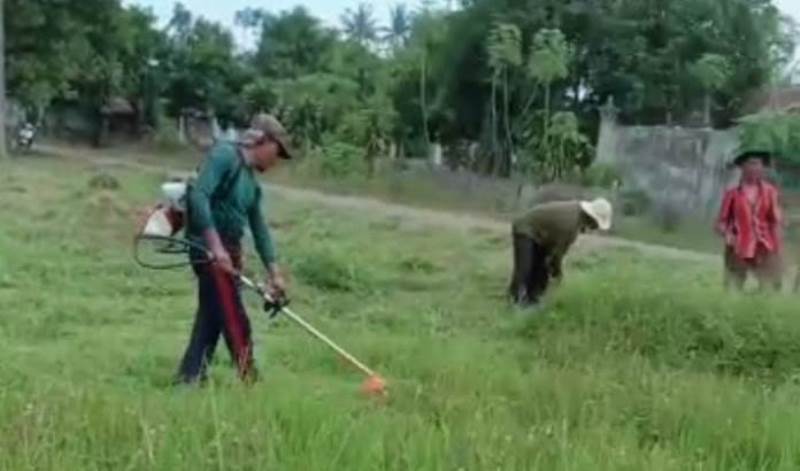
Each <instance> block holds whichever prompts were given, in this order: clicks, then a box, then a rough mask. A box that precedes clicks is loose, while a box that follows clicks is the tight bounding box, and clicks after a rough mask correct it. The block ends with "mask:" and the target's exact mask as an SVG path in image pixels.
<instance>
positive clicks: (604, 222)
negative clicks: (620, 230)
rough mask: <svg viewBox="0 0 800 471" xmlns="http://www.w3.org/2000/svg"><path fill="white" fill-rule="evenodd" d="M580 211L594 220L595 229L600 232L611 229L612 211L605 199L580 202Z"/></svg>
mask: <svg viewBox="0 0 800 471" xmlns="http://www.w3.org/2000/svg"><path fill="white" fill-rule="evenodd" d="M581 209H582V210H583V212H585V213H586V214H587V215H589V217H590V218H592V219H594V221H595V222H596V223H597V227H599V228H600V230H601V231H607V230H609V229H611V218H612V216H613V213H614V209H613V208H612V207H611V203H609V202H608V200H607V199H605V198H597V199H596V200H594V201H581Z"/></svg>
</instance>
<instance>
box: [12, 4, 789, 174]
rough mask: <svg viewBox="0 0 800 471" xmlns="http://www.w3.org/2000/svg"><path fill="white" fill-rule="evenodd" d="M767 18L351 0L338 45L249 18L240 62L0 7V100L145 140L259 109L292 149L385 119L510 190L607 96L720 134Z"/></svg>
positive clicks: (783, 41) (767, 44) (225, 42)
mask: <svg viewBox="0 0 800 471" xmlns="http://www.w3.org/2000/svg"><path fill="white" fill-rule="evenodd" d="M772 3H773V2H771V1H770V0H727V1H726V2H724V7H721V6H720V3H719V2H718V1H716V0H673V1H669V2H665V1H656V2H653V1H644V0H622V1H612V0H597V1H572V2H523V1H519V0H472V1H468V2H462V5H461V8H456V9H452V8H449V7H448V8H446V7H445V6H444V5H443V4H442V2H438V3H433V2H429V3H426V4H424V5H423V6H422V7H421V8H420V9H418V10H417V11H413V12H412V11H411V10H409V8H408V7H407V6H404V5H403V4H402V3H401V4H398V5H395V6H394V7H393V8H392V10H391V15H390V22H389V24H388V25H380V24H378V22H377V21H376V18H375V15H374V14H373V11H372V6H371V5H370V4H369V3H368V2H367V3H362V4H360V5H358V6H356V7H355V8H353V9H350V10H347V11H345V13H344V15H343V16H342V27H341V29H342V30H343V31H342V32H341V33H343V34H340V32H338V31H337V30H335V29H334V28H332V27H329V26H327V25H326V24H325V23H324V22H322V21H321V20H320V19H318V18H315V17H314V16H312V15H311V14H310V13H309V11H308V10H307V9H305V8H303V7H297V8H294V9H291V10H286V11H280V12H270V11H266V10H264V9H260V8H256V7H251V8H245V9H243V10H242V11H240V12H237V14H236V16H235V27H236V28H238V29H240V30H241V31H243V32H244V33H245V34H246V35H247V36H248V37H249V38H252V39H253V40H255V48H254V50H249V51H239V50H237V47H236V44H235V41H234V35H233V33H232V32H231V30H229V29H228V28H226V27H225V26H223V25H221V24H217V23H214V22H210V21H207V20H205V19H203V18H198V17H196V15H194V14H193V13H192V11H190V10H189V9H188V8H187V7H186V6H185V5H182V4H180V3H179V4H177V5H176V6H175V9H174V11H173V17H172V18H171V20H170V21H169V22H168V24H167V26H166V28H164V29H163V30H162V29H159V28H158V27H157V25H156V22H155V19H154V18H153V16H152V14H150V13H149V12H147V11H146V10H142V9H141V8H136V7H134V6H128V4H127V3H125V2H122V1H121V0H86V1H82V2H64V1H60V2H55V1H52V0H24V1H23V0H7V2H6V9H7V10H8V11H11V12H13V17H14V21H13V22H9V25H8V28H7V36H8V41H7V45H6V46H7V50H8V57H7V64H8V76H9V91H10V93H11V94H12V96H15V97H18V98H20V99H21V100H22V101H23V102H24V104H25V105H26V106H27V107H29V108H31V109H36V111H38V112H40V113H42V112H43V111H44V110H46V108H47V107H48V105H49V104H50V103H51V102H53V101H54V100H57V101H67V102H72V103H77V104H79V105H81V107H82V108H83V109H85V110H87V112H88V113H91V114H92V118H93V119H94V120H95V121H96V122H97V124H98V126H97V129H98V131H99V130H100V126H99V124H100V119H101V116H100V111H102V109H103V106H104V105H106V104H107V102H108V101H109V99H111V98H112V97H123V98H126V99H127V100H128V101H129V102H131V103H134V104H136V105H139V104H143V105H144V106H142V107H139V106H136V108H137V112H139V113H142V114H143V115H145V116H146V118H147V119H144V120H141V119H140V120H139V121H140V122H146V123H147V124H148V125H150V126H151V127H153V126H154V125H155V124H157V123H156V122H155V121H156V119H157V117H158V113H157V112H156V108H157V104H158V103H160V102H166V103H167V104H168V110H167V111H168V114H169V115H170V117H172V118H176V117H177V116H178V115H179V114H180V113H181V112H183V111H184V110H186V109H187V108H189V109H199V110H201V111H211V112H213V113H214V114H216V115H217V117H218V118H220V120H222V121H223V122H226V123H227V122H233V123H234V124H238V125H242V124H244V123H245V122H246V121H247V118H248V117H249V115H250V114H252V113H253V112H255V111H261V110H263V111H272V112H274V113H276V114H279V115H281V117H282V118H285V120H287V121H289V122H290V128H291V130H292V131H295V133H296V134H297V135H298V137H299V140H300V141H302V144H303V145H304V146H307V147H310V146H318V145H320V143H321V139H322V136H323V135H325V134H326V133H338V132H339V127H340V121H341V120H342V117H344V116H347V115H348V114H349V113H351V112H360V111H359V110H362V109H371V110H372V111H371V112H372V113H376V114H380V115H386V116H393V117H392V118H391V119H390V121H393V122H392V124H390V125H388V128H390V129H388V130H387V129H382V130H381V132H380V133H375V134H380V136H381V139H384V140H385V139H386V138H387V136H388V137H389V138H390V139H391V140H392V141H393V144H396V146H395V147H396V148H399V149H413V150H414V153H415V154H417V155H415V157H424V156H425V155H426V154H427V153H428V152H429V150H430V145H431V144H432V143H434V142H438V143H441V144H443V145H445V146H446V147H447V146H451V145H454V144H457V143H459V142H463V141H469V142H478V143H479V144H480V147H481V149H480V150H481V151H480V152H479V153H478V154H477V155H479V156H480V158H478V159H477V161H476V162H474V163H472V166H473V168H474V169H475V170H479V171H482V172H486V173H492V174H495V175H500V176H510V175H511V174H512V173H514V172H515V171H518V170H526V171H527V170H530V169H536V168H539V167H542V165H538V164H537V162H539V161H543V162H558V161H561V160H563V152H562V151H561V149H560V146H561V145H562V144H563V145H564V146H567V147H569V146H573V147H574V146H580V145H582V144H579V143H577V141H578V140H580V139H577V137H576V136H575V134H574V133H573V132H572V130H571V128H572V125H571V124H569V126H568V127H569V128H570V129H566V130H564V131H563V133H562V137H564V136H566V139H564V138H560V139H559V141H558V142H556V141H553V142H551V140H553V139H556V137H554V136H551V134H550V131H551V130H550V127H551V123H550V121H551V115H552V114H553V113H555V112H568V113H572V114H573V115H574V116H575V118H576V119H577V129H578V130H579V132H580V133H581V134H583V135H592V133H593V130H595V129H596V126H597V119H598V118H597V113H596V109H597V107H598V106H599V105H601V104H602V103H605V102H606V101H607V100H608V98H610V97H613V98H614V100H615V102H616V103H617V104H618V106H620V108H621V109H622V110H621V111H622V112H621V114H620V118H621V119H622V121H623V122H635V123H639V124H648V123H664V122H682V121H685V120H688V119H689V118H691V117H693V116H694V114H695V113H696V112H697V111H698V110H700V109H701V108H702V109H704V110H705V115H706V119H707V123H708V124H710V125H711V124H716V125H722V126H726V125H729V124H731V123H732V122H733V120H734V119H735V118H737V117H739V116H740V114H741V109H742V106H743V105H744V101H745V99H746V97H748V96H751V95H752V94H753V93H754V92H756V91H759V90H760V89H762V88H763V87H764V86H765V85H767V84H768V83H770V80H771V79H773V78H774V77H776V76H777V75H778V71H781V70H783V68H784V66H785V65H786V64H787V63H788V62H789V61H790V60H791V58H792V57H793V56H794V38H793V36H792V32H793V28H792V27H791V25H790V24H788V23H787V21H786V20H785V19H784V18H782V17H781V15H780V12H779V10H778V9H777V8H775V7H774V6H773V5H772ZM41 38H47V40H42V39H41ZM150 64H158V65H150ZM315 81H319V82H320V83H319V84H314V83H311V82H315ZM377 100H381V101H382V103H381V105H380V106H381V108H382V109H381V110H377V111H376V110H375V107H374V106H373V104H372V103H373V102H374V101H377ZM138 108H143V109H141V110H140V109H138ZM389 108H391V109H389ZM564 116H567V115H564ZM354 119H356V118H354ZM563 119H564V120H565V122H566V121H567V118H563ZM378 127H379V128H385V127H387V126H383V125H381V126H378ZM347 139H349V140H353V139H351V138H350V137H347ZM359 141H362V140H361V139H359ZM532 143H535V146H534V147H531V145H532ZM359 145H362V144H359ZM366 153H367V154H370V152H366ZM578 154H582V153H581V152H578ZM515 158H518V159H517V160H515ZM525 159H529V160H530V159H532V160H530V161H527V162H521V165H519V168H513V167H514V164H513V163H514V162H520V161H521V160H525ZM570 159H574V160H577V161H579V162H581V164H585V160H586V159H585V157H584V156H582V155H580V156H572V157H570ZM570 165H571V164H570ZM570 165H566V167H569V166H570ZM548 166H550V167H552V166H553V165H551V164H547V165H545V166H544V167H543V168H546V167H548ZM558 166H562V167H563V165H561V164H558V165H556V167H558ZM547 172H549V170H545V174H544V175H531V176H532V177H538V178H541V179H545V180H547V179H550V178H553V175H551V174H547Z"/></svg>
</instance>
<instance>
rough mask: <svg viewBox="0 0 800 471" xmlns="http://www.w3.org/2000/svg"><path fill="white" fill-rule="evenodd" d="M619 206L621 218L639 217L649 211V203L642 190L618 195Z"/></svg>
mask: <svg viewBox="0 0 800 471" xmlns="http://www.w3.org/2000/svg"><path fill="white" fill-rule="evenodd" d="M620 206H621V208H622V215H623V216H640V215H642V214H645V213H646V212H647V211H648V210H649V209H650V206H651V201H650V197H649V196H648V195H647V193H645V192H644V191H642V190H628V191H623V192H622V193H621V194H620Z"/></svg>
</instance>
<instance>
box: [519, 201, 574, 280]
mask: <svg viewBox="0 0 800 471" xmlns="http://www.w3.org/2000/svg"><path fill="white" fill-rule="evenodd" d="M581 214H582V210H581V207H580V203H579V202H578V201H559V202H554V203H544V204H540V205H537V206H535V207H534V208H533V209H531V210H530V211H528V212H527V213H525V214H523V215H522V216H520V217H518V218H516V219H515V220H514V222H513V223H512V230H513V232H514V234H518V235H524V236H528V237H531V238H532V239H533V240H535V241H536V242H537V243H538V244H539V245H541V246H542V247H543V248H544V249H545V250H547V252H548V256H549V260H548V263H549V265H550V268H551V270H552V273H553V275H554V276H557V277H558V276H561V262H562V260H563V259H564V256H565V255H566V253H567V251H568V250H569V248H570V247H571V246H572V244H573V243H574V242H575V240H576V239H577V238H578V234H579V233H580V232H581Z"/></svg>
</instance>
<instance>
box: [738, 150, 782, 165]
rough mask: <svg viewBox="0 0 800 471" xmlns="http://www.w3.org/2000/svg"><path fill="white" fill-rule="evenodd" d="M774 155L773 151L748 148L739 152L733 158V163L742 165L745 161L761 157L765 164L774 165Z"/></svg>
mask: <svg viewBox="0 0 800 471" xmlns="http://www.w3.org/2000/svg"><path fill="white" fill-rule="evenodd" d="M772 157H773V155H772V152H769V151H766V150H747V151H744V152H741V153H739V155H737V156H736V158H735V159H733V165H735V166H737V167H741V166H742V165H744V163H745V162H747V161H748V160H751V159H759V160H761V163H763V164H764V165H772Z"/></svg>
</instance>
